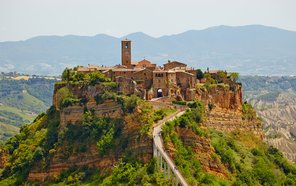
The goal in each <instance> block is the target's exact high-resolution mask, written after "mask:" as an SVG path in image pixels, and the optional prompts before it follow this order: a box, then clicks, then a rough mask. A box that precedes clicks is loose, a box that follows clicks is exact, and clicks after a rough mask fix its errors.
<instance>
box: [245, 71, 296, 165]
mask: <svg viewBox="0 0 296 186" xmlns="http://www.w3.org/2000/svg"><path fill="white" fill-rule="evenodd" d="M240 81H241V82H242V83H243V89H244V99H245V100H247V101H248V102H249V103H251V104H252V105H253V106H254V108H255V109H256V111H257V114H258V116H259V117H260V118H261V119H262V122H263V129H264V132H265V137H266V141H267V142H268V143H269V144H270V145H273V146H274V147H276V148H278V149H279V150H280V151H282V152H283V154H284V155H285V157H287V158H288V159H290V160H291V161H293V162H296V77H262V76H242V77H240Z"/></svg>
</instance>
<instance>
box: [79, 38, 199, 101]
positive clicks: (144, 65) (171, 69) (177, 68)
mask: <svg viewBox="0 0 296 186" xmlns="http://www.w3.org/2000/svg"><path fill="white" fill-rule="evenodd" d="M77 71H78V72H82V73H88V72H93V71H100V72H102V73H104V74H105V75H106V76H107V77H110V78H111V79H112V81H115V82H117V83H118V93H122V94H131V93H136V92H137V93H138V94H141V97H143V98H144V99H147V100H149V99H152V98H158V97H178V99H181V100H187V97H188V96H186V92H188V90H187V89H191V88H193V87H194V86H195V83H196V72H195V70H194V69H193V68H189V67H187V65H186V64H185V63H181V62H178V61H172V62H171V61H168V62H167V63H165V64H164V65H163V66H157V65H156V64H154V63H152V62H151V61H149V60H147V59H143V60H141V61H138V62H133V63H132V62H131V41H130V40H127V39H125V40H123V41H121V64H120V65H116V66H113V67H105V66H101V67H99V66H95V65H89V67H79V68H78V70H77ZM132 89H134V90H132ZM139 92H140V93H139Z"/></svg>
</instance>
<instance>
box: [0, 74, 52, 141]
mask: <svg viewBox="0 0 296 186" xmlns="http://www.w3.org/2000/svg"><path fill="white" fill-rule="evenodd" d="M53 84H54V80H47V79H42V78H34V79H29V80H1V81H0V128H1V130H0V141H4V140H6V139H7V138H9V137H10V136H12V135H14V134H17V133H18V131H19V128H20V127H21V126H22V125H24V124H26V123H30V122H32V121H33V119H34V117H35V116H36V115H37V114H38V113H40V112H44V111H45V110H46V109H47V108H49V107H50V105H51V104H52V94H53Z"/></svg>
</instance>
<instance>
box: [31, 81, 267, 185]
mask: <svg viewBox="0 0 296 186" xmlns="http://www.w3.org/2000/svg"><path fill="white" fill-rule="evenodd" d="M58 88H61V87H58ZM69 90H70V91H71V93H72V94H73V95H75V96H76V97H77V98H83V99H84V100H86V101H85V103H84V104H74V105H71V106H68V107H65V108H62V109H61V107H60V103H59V102H58V100H59V96H58V95H57V94H55V96H54V105H55V107H56V109H57V110H59V113H60V126H59V132H63V131H64V129H65V128H67V126H68V125H73V124H74V125H80V124H81V122H82V118H83V113H84V111H85V110H92V111H93V113H94V114H95V115H96V116H97V117H109V118H121V119H123V121H124V122H123V123H124V124H123V126H122V128H121V136H120V137H119V138H118V139H116V140H115V148H113V149H112V150H111V151H109V152H108V153H107V154H105V155H101V154H100V153H99V150H98V147H97V145H96V142H92V144H89V146H88V148H87V150H86V151H84V152H72V153H68V154H67V153H66V152H67V143H60V145H58V146H56V147H55V149H54V152H53V153H52V154H51V158H50V160H49V166H48V167H42V166H40V165H39V162H37V163H36V164H35V166H33V168H32V170H31V171H30V173H29V176H28V179H29V180H31V181H32V180H40V181H44V180H47V179H54V178H57V177H58V175H59V174H60V173H61V172H62V171H63V170H66V169H69V168H71V167H93V168H96V169H98V170H100V172H101V173H102V174H104V173H108V172H109V171H111V169H112V167H113V166H114V165H115V164H116V163H118V160H119V159H120V158H122V157H124V156H126V155H128V156H132V157H136V158H137V159H138V160H141V161H143V162H148V161H149V160H150V159H152V157H153V152H152V150H153V149H152V148H153V145H152V144H153V143H152V142H153V141H152V138H151V137H149V136H147V135H145V134H143V133H142V132H141V130H142V128H143V124H144V123H143V119H144V118H143V113H142V111H141V109H139V108H136V109H135V111H134V112H133V113H130V114H126V113H124V112H123V110H122V107H121V105H120V104H119V103H117V102H116V101H114V100H112V99H108V100H106V101H104V102H103V103H100V104H97V102H96V101H95V99H94V97H95V96H96V95H98V94H102V93H103V92H104V87H103V86H101V85H97V86H90V87H83V86H74V87H69ZM55 93H57V90H56V91H55ZM194 96H195V97H194V99H196V100H200V101H202V102H203V103H204V104H205V107H206V118H207V119H206V120H205V121H204V123H203V127H205V128H207V127H208V128H215V129H217V130H222V131H226V132H231V131H235V130H239V131H252V132H253V133H255V134H256V135H258V136H262V133H261V125H260V122H259V121H257V120H254V121H244V120H243V119H242V93H241V86H240V85H237V86H236V87H232V88H229V87H221V86H215V87H212V88H210V89H208V90H206V89H197V90H195V92H194ZM165 100H166V99H164V100H163V101H164V102H159V103H158V102H153V104H152V105H153V107H155V108H162V107H168V105H170V104H171V100H170V99H168V101H165ZM145 117H149V116H145ZM176 131H177V133H178V135H179V137H180V138H181V140H182V141H183V143H184V145H185V146H190V147H192V150H193V152H195V153H196V157H197V159H198V160H199V161H200V162H201V165H202V168H203V169H204V170H205V171H206V172H208V173H210V174H213V175H216V176H219V177H221V178H227V177H228V172H227V168H226V167H225V165H223V164H222V163H221V161H220V160H219V159H217V158H215V155H214V154H215V150H214V148H213V147H212V146H211V143H210V139H209V138H206V137H201V136H198V135H196V134H195V133H193V131H192V130H189V129H185V128H177V129H176ZM168 151H169V153H170V155H171V156H172V157H174V156H175V154H174V153H175V150H174V147H173V145H172V144H171V145H170V144H169V145H168Z"/></svg>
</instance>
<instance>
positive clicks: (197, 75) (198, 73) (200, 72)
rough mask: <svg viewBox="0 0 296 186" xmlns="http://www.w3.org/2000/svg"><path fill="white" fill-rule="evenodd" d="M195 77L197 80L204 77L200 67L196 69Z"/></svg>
mask: <svg viewBox="0 0 296 186" xmlns="http://www.w3.org/2000/svg"><path fill="white" fill-rule="evenodd" d="M196 78H197V79H199V80H200V79H202V78H204V73H203V72H202V71H201V70H200V69H197V70H196Z"/></svg>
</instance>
